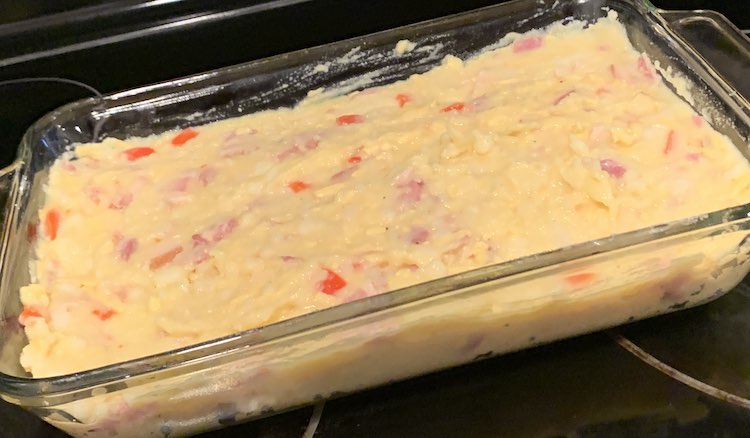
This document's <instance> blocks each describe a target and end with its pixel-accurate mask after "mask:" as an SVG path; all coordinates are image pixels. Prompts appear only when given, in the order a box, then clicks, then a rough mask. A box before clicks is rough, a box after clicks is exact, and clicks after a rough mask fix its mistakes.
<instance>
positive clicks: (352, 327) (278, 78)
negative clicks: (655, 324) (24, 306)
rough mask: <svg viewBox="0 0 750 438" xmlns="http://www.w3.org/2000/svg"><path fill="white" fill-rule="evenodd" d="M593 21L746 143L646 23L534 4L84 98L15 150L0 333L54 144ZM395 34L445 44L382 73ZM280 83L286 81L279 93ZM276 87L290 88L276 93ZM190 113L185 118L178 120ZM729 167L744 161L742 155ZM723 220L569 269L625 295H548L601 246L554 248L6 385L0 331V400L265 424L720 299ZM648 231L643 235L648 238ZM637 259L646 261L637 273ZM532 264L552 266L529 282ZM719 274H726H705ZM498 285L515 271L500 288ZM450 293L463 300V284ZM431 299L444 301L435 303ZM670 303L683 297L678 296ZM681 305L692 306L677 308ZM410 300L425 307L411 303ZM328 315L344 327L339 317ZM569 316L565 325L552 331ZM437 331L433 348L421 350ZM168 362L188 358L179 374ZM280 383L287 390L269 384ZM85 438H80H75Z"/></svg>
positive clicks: (118, 426)
mask: <svg viewBox="0 0 750 438" xmlns="http://www.w3.org/2000/svg"><path fill="white" fill-rule="evenodd" d="M602 6H610V7H611V8H612V9H614V10H617V11H618V12H620V17H621V19H622V20H623V21H624V22H625V23H626V24H627V26H628V32H629V34H630V37H631V39H632V41H633V42H634V44H635V45H636V47H637V48H638V49H639V50H643V51H645V52H647V53H648V54H649V55H650V56H651V57H652V58H654V59H656V60H659V61H660V63H661V64H662V65H664V66H671V67H672V68H673V69H674V70H675V71H677V72H679V73H681V74H682V75H684V76H685V77H686V78H687V79H688V80H689V81H690V82H693V83H694V84H696V86H694V87H693V90H692V91H693V95H694V99H695V106H696V107H697V108H699V109H709V110H711V111H715V112H716V114H719V115H720V117H716V118H714V120H716V122H715V126H716V127H717V128H718V129H719V130H720V131H721V132H723V133H725V134H726V135H728V136H729V137H730V138H732V139H733V140H734V141H735V143H736V144H742V145H744V144H746V141H745V140H744V139H745V138H747V132H748V120H747V113H746V108H745V107H743V106H742V105H741V102H739V103H738V100H737V99H736V98H732V97H731V96H729V95H727V94H726V91H727V90H726V87H725V85H724V84H723V83H722V82H721V81H720V80H719V79H717V78H715V77H714V76H713V75H712V74H708V73H706V72H705V71H703V70H702V66H701V64H700V62H696V61H695V60H693V59H692V54H691V53H690V51H689V50H685V49H684V48H682V46H681V45H680V44H679V43H676V42H675V41H673V40H672V36H671V35H670V34H669V33H668V32H666V31H665V30H664V29H662V28H660V27H659V26H658V22H659V19H658V17H655V16H654V15H652V13H653V11H652V10H651V9H649V8H648V6H637V5H633V4H631V2H627V1H610V2H606V1H591V2H587V3H579V2H572V1H570V2H568V1H564V2H556V3H555V5H554V6H553V7H552V8H546V7H545V5H542V4H540V3H537V2H526V1H520V2H513V3H510V4H504V5H501V6H498V7H495V8H490V9H487V10H483V11H479V12H476V13H470V14H467V15H463V16H460V17H457V18H450V19H447V20H438V21H437V22H435V23H430V24H426V25H418V26H413V27H410V28H406V29H399V30H396V31H394V32H390V33H385V34H379V35H376V36H374V37H368V38H365V39H361V40H356V41H353V42H343V43H340V44H336V45H333V46H329V47H324V48H319V49H312V50H309V51H303V52H301V53H297V54H292V55H286V56H282V57H280V58H274V59H272V60H269V61H262V62H260V63H253V64H251V65H249V66H240V67H233V68H229V69H226V70H224V71H221V72H215V73H209V74H206V75H198V76H196V77H194V78H189V79H186V80H181V81H177V82H176V83H174V84H164V85H161V86H155V87H147V88H146V89H142V90H139V91H136V92H129V93H121V94H119V95H117V96H114V97H113V98H111V99H107V100H105V101H103V102H95V101H92V100H90V101H87V102H83V103H79V104H74V105H72V106H70V107H68V108H63V109H61V110H60V111H58V112H56V113H54V114H52V115H51V116H49V117H47V118H46V119H44V120H43V121H42V123H41V124H40V125H38V126H37V127H36V130H33V131H31V132H30V134H29V135H28V136H27V138H26V146H27V148H26V149H24V150H23V151H22V153H21V160H22V162H23V166H22V167H20V169H19V171H18V174H17V175H15V179H14V184H15V188H16V190H15V191H14V192H13V202H12V203H11V204H12V206H13V209H12V210H11V215H12V216H11V219H12V220H10V221H8V223H7V224H6V232H7V234H6V238H7V239H8V240H7V243H8V245H6V247H5V251H6V252H5V254H4V255H5V259H4V261H5V262H4V264H3V268H4V272H6V273H7V272H12V273H13V275H6V276H4V277H3V279H2V281H3V289H2V291H3V292H2V293H3V294H4V295H3V296H2V297H3V303H2V312H3V316H4V318H6V319H5V320H6V322H7V321H14V320H15V316H16V315H17V314H18V312H19V311H20V306H19V304H18V299H17V296H11V294H12V293H16V294H17V286H18V285H20V284H22V283H24V282H25V280H26V279H27V277H26V278H24V275H27V274H26V273H25V272H26V269H25V268H26V261H27V260H28V256H29V246H30V245H28V243H25V238H26V237H25V232H26V226H27V225H28V223H29V222H31V221H33V220H34V219H35V215H36V210H37V203H38V202H39V201H40V199H41V198H40V197H41V190H40V188H41V185H42V184H43V183H44V180H45V177H44V169H45V168H46V167H47V166H49V165H50V164H51V162H52V161H54V159H55V158H56V157H57V156H58V155H59V154H60V153H62V152H63V151H64V150H65V148H66V147H68V146H70V145H72V144H74V143H77V142H81V141H90V140H91V138H101V137H102V136H103V135H106V136H120V137H124V136H129V135H144V134H147V133H151V132H153V130H156V131H163V130H167V129H173V128H176V127H182V126H184V125H185V122H186V121H190V123H195V124H197V123H206V122H209V121H213V120H218V119H222V118H227V117H232V116H235V115H239V114H245V113H249V112H253V111H255V110H257V109H263V108H273V107H278V106H280V105H289V104H293V103H294V102H297V101H298V100H299V99H301V98H302V97H304V95H305V92H306V90H308V89H310V88H317V87H319V86H323V85H325V86H335V85H337V84H341V83H342V82H345V81H346V80H348V79H351V78H354V77H356V76H358V75H361V74H362V73H363V72H366V71H372V70H375V71H377V72H378V73H379V74H378V75H377V76H376V79H375V81H374V82H375V84H381V83H387V82H390V81H393V80H397V79H401V78H404V77H406V76H408V75H409V74H411V73H417V72H421V71H425V70H427V69H429V68H430V67H432V66H433V65H435V64H436V63H438V62H439V60H440V58H442V56H444V55H445V54H448V53H451V54H456V55H458V56H461V57H466V56H468V55H470V54H472V53H475V52H477V51H478V50H480V49H481V48H482V47H484V46H487V45H489V44H491V43H493V42H495V41H497V40H498V39H499V38H500V37H501V36H503V35H504V34H506V33H507V32H509V31H525V30H529V29H531V28H535V27H542V26H544V25H546V24H549V23H551V22H553V21H556V20H559V19H563V18H565V17H573V18H582V19H593V18H597V17H600V16H603V15H604V14H605V13H606V12H605V11H603V10H602V9H601V7H602ZM644 16H646V17H645V18H644ZM407 37H408V38H409V39H410V40H412V41H415V42H417V43H419V44H420V45H433V46H435V47H437V46H436V45H437V44H443V46H442V48H439V49H436V51H435V52H434V53H427V52H424V53H416V54H415V53H414V52H412V53H411V54H409V55H407V57H406V58H399V59H395V60H394V57H392V56H383V55H384V54H388V53H390V52H391V51H392V49H393V46H394V44H395V42H396V41H398V40H399V39H402V38H407ZM355 46H362V47H363V49H362V53H364V54H365V56H364V57H363V58H362V59H361V60H360V61H358V62H357V63H355V64H348V65H343V66H341V68H340V69H338V70H337V69H332V70H331V71H329V73H326V74H322V75H320V74H315V75H311V74H310V72H311V71H312V70H313V69H314V66H315V65H317V64H318V63H320V62H323V61H325V60H333V59H336V57H337V56H340V55H343V54H345V53H346V52H348V51H349V50H350V49H351V48H352V47H355ZM289 78H296V79H295V80H293V81H289V80H288V79H289ZM279 83H286V84H289V85H288V86H287V88H283V89H281V88H279V87H278V84H279ZM196 114H199V116H197V118H196V117H193V116H195V115H196ZM39 145H44V147H39ZM32 150H33V152H32ZM743 153H746V151H745V150H744V148H743ZM724 213H725V214H719V215H712V216H708V217H706V218H704V219H703V220H702V221H697V222H691V223H689V224H683V225H681V226H679V227H671V228H670V227H667V228H666V229H665V230H666V231H664V233H666V234H664V233H662V234H661V235H678V234H679V235H680V236H679V239H678V238H672V240H670V239H666V240H660V241H655V242H652V243H643V244H641V245H640V246H634V247H633V248H631V249H630V251H635V252H633V253H628V254H630V256H632V258H633V259H632V260H630V261H627V260H628V259H627V258H625V259H623V260H619V258H620V257H625V256H626V255H627V254H624V253H623V252H612V253H605V254H602V255H599V256H593V257H590V258H587V259H585V260H581V261H579V262H571V263H573V264H574V263H579V266H578V268H581V269H582V268H583V266H586V269H597V270H600V272H609V273H611V274H612V275H608V277H609V278H611V279H619V278H623V279H626V280H632V283H631V284H630V285H628V284H625V283H607V284H598V285H597V284H592V285H590V286H591V287H590V288H588V289H586V290H582V291H578V292H576V291H572V292H574V293H572V294H567V295H562V296H561V295H560V294H561V293H563V292H561V290H559V288H560V281H559V280H560V277H561V276H562V275H564V274H566V273H569V272H570V270H572V269H573V266H572V265H571V263H568V264H566V265H556V263H557V262H559V261H562V260H573V259H575V258H576V257H579V256H580V255H582V254H586V251H589V253H591V252H596V251H602V250H604V249H606V245H604V246H603V247H602V248H599V249H597V246H596V245H588V246H587V247H586V248H587V249H586V250H585V251H583V252H581V251H579V252H578V253H576V252H575V251H572V252H571V251H563V252H560V253H558V254H554V255H553V256H552V257H546V258H545V257H542V258H533V257H532V258H528V259H523V260H521V261H519V262H515V263H511V264H507V265H505V266H504V267H499V268H498V267H494V268H486V269H483V270H479V271H476V272H472V273H468V274H466V275H464V276H461V278H458V279H447V280H439V281H437V282H432V283H429V284H426V285H423V286H417V287H414V288H408V290H407V289H405V290H402V291H397V292H394V293H391V294H387V295H385V296H382V297H374V298H375V299H370V300H363V301H362V302H355V303H351V304H350V305H347V306H341V307H342V308H339V309H330V311H324V312H320V313H318V314H315V315H308V316H304V317H301V318H298V319H295V320H291V321H288V322H287V323H282V324H280V325H278V326H271V327H267V328H265V329H261V330H258V331H253V332H252V333H246V334H240V335H237V336H235V337H230V338H226V339H224V340H222V341H217V342H215V343H209V345H204V346H199V347H195V348H193V349H187V350H191V351H187V352H185V351H182V352H181V353H180V354H173V353H167V354H163V355H159V356H157V357H155V358H149V359H145V360H141V361H133V362H131V363H129V364H126V365H124V366H118V365H115V366H112V367H107V369H105V370H103V371H102V370H98V371H97V372H85V373H81V374H79V375H76V376H71V377H65V378H59V379H36V380H34V379H31V380H29V379H22V378H13V377H10V376H19V377H21V376H23V374H22V373H21V371H20V370H19V368H18V365H17V355H15V356H14V351H15V350H14V349H15V348H16V347H14V345H22V343H23V334H22V332H20V333H16V334H10V335H9V332H8V331H7V330H6V331H5V332H4V333H3V340H2V341H0V342H2V344H1V345H2V348H3V356H4V357H6V356H7V357H10V358H11V359H10V361H6V360H3V363H2V365H0V366H2V368H0V369H1V370H2V371H3V372H4V373H5V374H7V376H0V392H2V393H3V394H4V397H5V398H7V399H9V400H11V401H14V402H16V403H19V404H22V405H27V406H30V407H32V406H41V405H44V404H48V405H49V406H52V407H32V409H33V410H34V411H35V412H36V413H37V414H39V415H40V416H41V417H44V418H45V419H46V420H47V421H49V422H51V423H53V424H56V425H57V426H58V427H61V428H63V429H65V430H67V431H69V432H71V433H73V434H75V435H77V436H82V435H83V434H84V433H87V434H88V435H87V436H93V435H105V434H109V433H110V432H119V433H122V434H123V435H124V436H128V435H129V434H132V433H133V431H134V430H138V431H139V432H138V433H139V435H140V434H142V433H144V432H145V431H148V432H150V433H153V434H154V435H155V436H161V434H163V431H164V430H170V431H174V432H173V433H174V434H183V433H190V432H194V431H198V430H203V429H205V428H211V427H218V425H219V424H220V423H221V422H220V421H219V420H220V419H222V418H227V417H228V416H233V418H237V419H243V418H251V417H253V416H257V415H262V414H264V413H267V412H268V411H269V409H272V410H278V409H283V408H285V407H289V406H294V405H299V404H302V403H306V402H309V401H311V400H312V399H313V398H314V397H315V396H328V395H331V394H333V393H335V392H337V391H352V390H357V389H361V388H365V387H369V386H373V385H377V384H382V383H384V382H387V381H390V380H394V379H402V378H406V377H410V376H412V375H416V374H422V373H425V372H429V371H432V370H435V369H438V368H443V367H446V366H452V365H456V364H460V363H464V362H466V361H468V360H471V359H473V358H475V357H484V356H486V355H488V354H487V353H489V352H491V353H490V354H499V353H502V352H505V351H510V350H513V349H519V348H524V347H526V346H529V345H533V344H535V343H539V342H549V341H552V340H554V339H558V338H560V337H565V336H571V335H575V334H578V333H582V332H586V331H591V330H595V329H599V328H603V327H607V326H611V325H615V324H619V323H622V322H624V321H626V320H628V319H629V318H630V317H634V318H642V317H646V316H650V315H653V314H655V313H659V312H664V311H670V310H676V309H677V308H681V307H686V306H690V305H695V304H698V303H700V302H701V301H705V300H707V299H710V298H711V297H713V296H715V295H716V294H717V293H720V292H723V291H726V290H728V289H729V288H730V287H731V286H732V285H733V284H735V283H736V282H738V281H739V280H740V279H741V278H742V276H743V275H744V274H745V272H746V271H747V263H746V262H745V260H746V257H745V254H744V247H743V246H742V243H743V242H744V237H745V236H746V234H747V233H746V232H744V230H745V229H746V227H747V225H746V222H745V220H744V219H743V218H745V217H746V216H747V211H745V210H744V209H736V210H733V211H732V212H724ZM730 213H731V214H730ZM717 224H718V225H717ZM689 230H694V231H691V232H688V231H689ZM652 231H653V238H656V237H658V236H659V235H660V234H659V233H660V232H661V231H658V230H656V231H655V230H652ZM648 235H649V232H642V233H641V234H640V235H639V236H638V239H640V241H641V242H642V241H643V239H644V238H645V236H648ZM631 237H632V236H631ZM638 239H634V240H629V239H628V238H627V237H622V236H620V238H618V239H617V244H616V245H614V246H618V245H619V246H627V245H629V244H631V243H633V242H636V241H639V240H638ZM680 239H684V240H680ZM656 252H663V254H664V257H665V260H669V261H670V262H669V264H667V265H660V264H655V263H653V262H654V260H657V259H654V258H653V256H654V254H655V253H656ZM646 254H648V258H647V260H648V261H649V262H650V263H648V264H644V260H645V259H646V256H645V255H646ZM10 263H13V268H11V265H10ZM540 263H541V264H540ZM545 263H547V264H550V265H552V267H548V268H542V269H541V270H537V271H528V269H530V268H532V267H539V266H545V265H544V264H545ZM580 263H583V265H580ZM724 265H726V266H725V267H726V269H724V270H719V269H717V268H718V267H719V266H724ZM498 269H499V270H498ZM526 271H528V272H526ZM510 272H519V274H517V275H515V276H510V277H507V278H504V279H503V278H499V279H498V277H499V276H500V277H501V276H502V275H504V274H503V273H505V274H507V273H510ZM707 279H708V280H707ZM469 280H471V281H469ZM485 280H486V281H485ZM466 281H469V283H466ZM466 284H473V285H474V286H471V287H468V288H466V287H462V285H466ZM678 289H679V290H678ZM514 290H523V291H524V295H526V296H528V295H529V291H535V294H536V295H537V296H536V299H533V300H532V299H525V300H508V297H512V296H513V295H514V293H513V291H514ZM441 291H444V292H443V293H438V292H441ZM682 291H689V293H688V295H687V296H684V295H682V294H681V293H680V292H682ZM568 292H571V291H568ZM667 292H669V293H667ZM692 293H695V295H694V296H691V295H690V294H692ZM420 294H424V295H432V296H431V297H430V298H423V299H418V297H419V295H420ZM532 295H534V294H532ZM399 297H400V298H399ZM676 300H679V301H676ZM456 303H460V306H458V305H456ZM342 315H349V317H347V318H343V320H342V318H341V316H342ZM568 318H569V319H570V320H571V321H574V322H576V323H577V324H578V325H577V324H560V323H559V321H560V320H567V319H568ZM338 320H341V321H339V322H336V321H338ZM506 323H507V324H512V326H513V327H515V329H514V330H509V331H504V330H498V329H497V328H498V327H500V326H499V325H498V324H500V325H502V327H505V326H504V324H506ZM433 324H434V326H433ZM451 327H452V328H451ZM441 328H451V329H450V330H448V331H444V332H443V331H440V330H438V329H441ZM435 331H437V332H436V333H437V334H439V335H435V336H434V338H433V332H435ZM427 333H429V334H430V336H429V337H427V336H426V335H425V334H427ZM534 333H536V334H534ZM532 337H534V339H533V340H532V339H531V338H532ZM428 341H429V342H428ZM437 341H440V342H437ZM433 342H436V343H435V344H433ZM417 347H418V348H417ZM485 348H486V349H485ZM7 353H10V354H7ZM182 357H188V358H190V360H189V361H182ZM373 357H379V358H382V357H388V358H389V359H392V360H391V361H390V362H391V363H390V364H388V365H389V366H386V367H382V368H381V369H379V370H369V371H368V372H366V373H362V372H359V371H361V370H362V369H364V367H365V366H366V365H368V364H371V363H373V360H372V358H373ZM13 361H15V364H13V363H12V362H13ZM378 363H380V364H382V363H383V361H382V360H381V361H378ZM355 371H356V372H355ZM332 375H335V376H336V377H337V380H336V381H330V380H326V377H330V376H332ZM248 382H250V383H248ZM284 382H294V383H293V384H289V385H288V386H285V383H284ZM300 388H303V390H300ZM292 389H294V391H292ZM72 400H76V401H72ZM156 412H159V413H163V415H162V416H161V418H157V417H156ZM131 427H132V428H133V429H131ZM165 427H166V428H167V429H163V428H165ZM123 428H125V429H123ZM136 428H137V429H136ZM92 429H93V430H94V431H93V432H87V431H89V430H92ZM128 431H130V432H128ZM170 433H172V432H170ZM170 436H172V435H170Z"/></svg>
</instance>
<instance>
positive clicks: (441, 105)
mask: <svg viewBox="0 0 750 438" xmlns="http://www.w3.org/2000/svg"><path fill="white" fill-rule="evenodd" d="M748 200H750V167H748V163H747V162H746V160H745V159H744V158H743V157H742V156H741V155H740V154H739V153H738V151H737V150H736V149H735V148H734V147H733V146H732V145H731V144H730V143H729V141H728V140H727V139H726V138H724V137H723V136H721V135H720V134H718V133H717V132H716V131H714V130H713V129H712V128H711V126H709V124H708V123H706V121H705V120H704V118H703V117H702V116H701V115H699V114H696V113H695V112H694V111H693V110H692V109H691V108H690V107H689V106H688V105H687V104H686V103H684V102H683V101H682V100H680V99H679V98H678V97H677V96H676V95H675V94H674V93H673V92H672V91H670V89H669V88H668V87H667V85H666V84H665V83H664V82H663V80H662V78H661V76H660V75H659V74H658V73H657V71H656V70H655V68H654V66H653V64H652V62H651V61H650V60H649V58H648V57H646V56H645V55H644V54H640V53H638V52H636V51H635V50H634V48H633V47H632V46H631V44H630V43H629V41H628V39H627V36H626V34H625V32H624V29H623V27H622V26H621V25H620V24H618V23H617V22H616V21H615V20H611V19H607V20H601V21H600V22H598V23H597V24H595V25H592V26H590V27H588V28H586V29H582V28H580V27H578V28H566V27H565V26H562V25H559V26H555V27H554V28H553V29H552V30H550V31H546V32H541V31H535V32H531V33H528V34H524V35H521V36H519V37H518V38H517V39H515V41H514V42H513V43H511V44H510V45H508V46H506V47H503V48H500V49H496V50H492V51H487V52H485V53H483V54H481V55H478V56H476V57H474V58H472V59H469V60H467V61H462V60H460V59H458V58H455V57H450V56H449V57H447V58H446V59H445V60H444V62H443V63H442V65H440V66H439V67H437V68H435V69H433V70H431V71H429V72H427V73H425V74H421V75H415V76H412V77H411V78H409V79H408V80H405V81H401V82H397V83H394V84H391V85H388V86H382V87H377V88H371V89H367V90H365V91H361V92H355V93H351V94H349V95H346V96H341V97H335V98H330V99H324V100H308V101H304V102H302V103H301V104H300V105H298V106H297V107H295V108H293V109H279V110H273V111H265V112H260V113H256V114H252V115H248V116H244V117H239V118H235V119H230V120H225V121H221V122H217V123H212V124H209V125H204V126H198V127H192V128H187V129H184V130H182V131H179V132H170V133H166V134H163V135H155V136H152V137H147V138H131V139H128V140H125V141H123V140H118V139H114V138H109V139H106V140H104V141H102V142H101V143H97V144H83V145H78V146H77V148H76V149H75V153H74V154H71V155H70V156H66V157H64V158H62V159H60V160H58V161H57V162H56V163H55V165H54V166H53V167H52V168H51V170H50V174H49V182H48V185H47V186H46V201H45V204H44V207H43V208H42V209H41V210H40V213H39V224H38V232H37V237H36V238H37V244H36V245H37V246H36V259H35V261H34V262H33V263H32V279H33V283H32V284H30V285H28V286H26V287H24V288H23V289H22V292H21V298H22V301H23V304H24V311H23V314H22V315H21V317H20V320H21V323H22V324H23V325H24V326H25V329H26V332H27V334H28V338H29V341H30V343H29V345H28V346H27V347H26V348H25V349H24V352H23V355H22V357H21V361H22V364H23V366H24V367H25V368H26V369H27V370H29V371H30V372H31V373H33V375H34V376H36V377H44V376H51V375H59V374H64V373H71V372H76V371H81V370H85V369H90V368H94V367H98V366H102V365H106V364H111V363H115V362H119V361H124V360H128V359H133V358H136V357H141V356H144V355H149V354H154V353H158V352H162V351H165V350H169V349H173V348H176V347H181V346H185V345H189V344H193V343H196V342H199V341H204V340H208V339H211V338H215V337H218V336H222V335H227V334H231V333H235V332H238V331H241V330H245V329H250V328H254V327H259V326H263V325H267V324H272V323H274V322H277V321H281V320H284V319H288V318H291V317H294V316H298V315H302V314H306V313H309V312H313V311H315V310H319V309H325V308H328V307H331V306H335V305H338V304H341V303H345V302H348V301H352V300H357V299H361V298H364V297H368V296H372V295H375V294H381V293H384V292H387V291H392V290H395V289H398V288H402V287H405V286H409V285H413V284H416V283H420V282H424V281H426V280H431V279H436V278H439V277H444V276H446V275H450V274H455V273H459V272H462V271H466V270H470V269H474V268H477V267H481V266H486V265H489V264H494V263H499V262H503V261H508V260H511V259H515V258H518V257H522V256H526V255H530V254H534V253H539V252H542V251H547V250H553V249H556V248H559V247H561V246H566V245H571V244H574V243H579V242H584V241H588V240H591V239H596V238H601V237H604V236H608V235H612V234H614V233H621V232H624V231H629V230H634V229H638V228H642V227H646V226H649V225H654V224H658V223H663V222H667V221H672V220H676V219H680V218H685V217H688V216H692V215H696V214H701V213H706V212H709V211H713V210H718V209H721V208H725V207H729V206H734V205H739V204H743V203H746V202H748ZM597 275H598V274H597V273H596V272H585V273H581V274H577V275H575V276H572V277H566V278H561V279H560V281H561V282H572V283H576V284H585V283H586V282H587V281H591V280H592V279H594V278H596V276H597Z"/></svg>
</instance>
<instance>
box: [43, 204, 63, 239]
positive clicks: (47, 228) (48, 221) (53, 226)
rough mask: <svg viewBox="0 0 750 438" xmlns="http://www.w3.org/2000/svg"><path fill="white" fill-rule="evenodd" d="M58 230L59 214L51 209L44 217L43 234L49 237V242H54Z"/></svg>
mask: <svg viewBox="0 0 750 438" xmlns="http://www.w3.org/2000/svg"><path fill="white" fill-rule="evenodd" d="M58 228H60V213H59V212H58V211H57V210H55V209H54V208H53V209H52V210H49V211H48V212H47V214H46V215H45V216H44V234H46V235H47V237H49V240H55V239H56V238H57V230H58Z"/></svg>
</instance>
